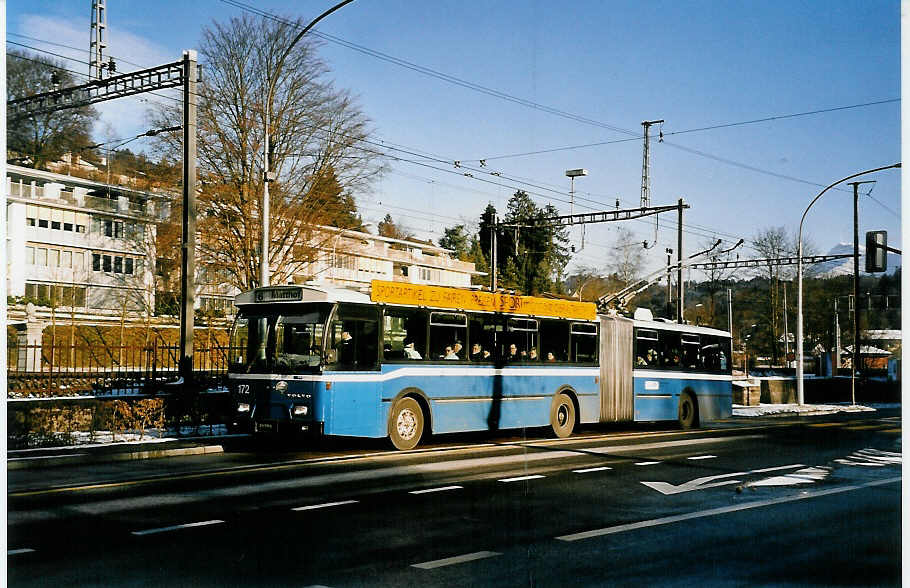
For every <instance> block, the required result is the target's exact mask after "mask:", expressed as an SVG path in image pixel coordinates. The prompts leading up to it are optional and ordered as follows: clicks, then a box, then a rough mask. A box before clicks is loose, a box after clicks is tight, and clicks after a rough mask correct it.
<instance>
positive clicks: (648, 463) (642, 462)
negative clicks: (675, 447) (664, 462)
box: [635, 461, 661, 466]
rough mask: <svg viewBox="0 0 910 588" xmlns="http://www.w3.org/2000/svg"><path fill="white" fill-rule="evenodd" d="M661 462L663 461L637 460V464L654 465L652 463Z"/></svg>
mask: <svg viewBox="0 0 910 588" xmlns="http://www.w3.org/2000/svg"><path fill="white" fill-rule="evenodd" d="M659 463H661V462H659V461H639V462H637V463H636V464H635V465H637V466H652V465H657V464H659Z"/></svg>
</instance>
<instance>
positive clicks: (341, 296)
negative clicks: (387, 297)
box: [234, 284, 370, 307]
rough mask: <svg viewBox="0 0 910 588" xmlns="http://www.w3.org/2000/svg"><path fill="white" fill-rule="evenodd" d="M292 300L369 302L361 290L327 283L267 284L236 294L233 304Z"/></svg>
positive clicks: (368, 298) (289, 301)
mask: <svg viewBox="0 0 910 588" xmlns="http://www.w3.org/2000/svg"><path fill="white" fill-rule="evenodd" d="M294 302H358V303H361V304H369V303H370V297H369V295H367V294H364V293H363V292H358V291H357V290H351V289H350V288H338V287H335V286H329V285H327V284H307V285H304V286H298V285H293V284H289V285H287V286H268V287H265V288H256V289H255V290H250V291H249V292H243V293H241V294H238V295H237V296H236V297H235V298H234V305H235V306H238V307H239V306H244V305H247V304H264V303H279V304H285V303H294Z"/></svg>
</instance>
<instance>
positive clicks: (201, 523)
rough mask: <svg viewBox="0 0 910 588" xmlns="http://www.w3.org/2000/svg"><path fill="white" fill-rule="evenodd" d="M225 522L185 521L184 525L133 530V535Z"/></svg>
mask: <svg viewBox="0 0 910 588" xmlns="http://www.w3.org/2000/svg"><path fill="white" fill-rule="evenodd" d="M222 523H224V521H222V520H218V519H215V520H211V521H199V522H198V523H185V524H183V525H173V526H171V527H161V528H158V529H145V530H143V531H133V533H132V534H133V535H137V536H142V535H155V534H156V533H167V532H169V531H178V530H180V529H191V528H194V527H207V526H209V525H220V524H222Z"/></svg>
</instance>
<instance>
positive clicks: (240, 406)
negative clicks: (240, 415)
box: [237, 402, 250, 412]
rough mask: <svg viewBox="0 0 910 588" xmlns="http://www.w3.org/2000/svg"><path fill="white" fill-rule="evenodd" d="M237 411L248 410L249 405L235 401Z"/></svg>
mask: <svg viewBox="0 0 910 588" xmlns="http://www.w3.org/2000/svg"><path fill="white" fill-rule="evenodd" d="M237 412H250V405H249V403H247V402H238V403H237Z"/></svg>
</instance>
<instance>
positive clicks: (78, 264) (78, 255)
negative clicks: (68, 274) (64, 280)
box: [73, 251, 85, 270]
mask: <svg viewBox="0 0 910 588" xmlns="http://www.w3.org/2000/svg"><path fill="white" fill-rule="evenodd" d="M83 261H85V259H84V255H83V253H82V252H81V251H74V252H73V269H75V270H81V269H82V263H83Z"/></svg>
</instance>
